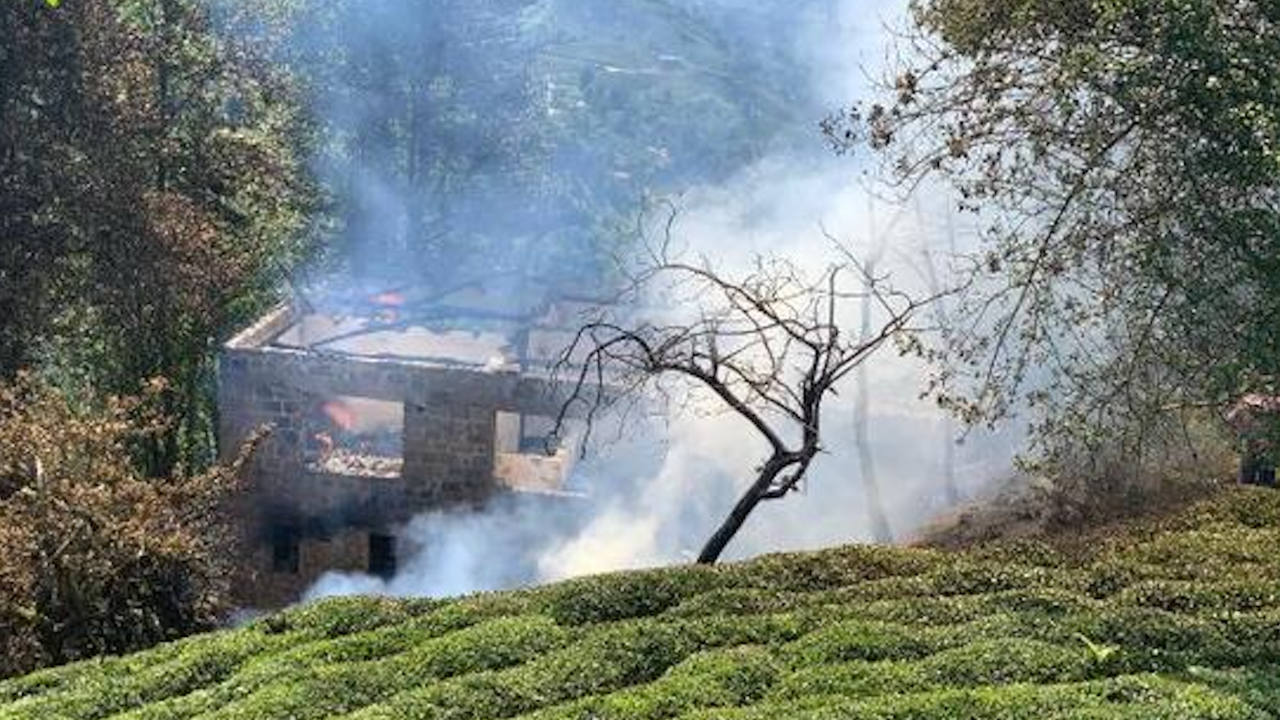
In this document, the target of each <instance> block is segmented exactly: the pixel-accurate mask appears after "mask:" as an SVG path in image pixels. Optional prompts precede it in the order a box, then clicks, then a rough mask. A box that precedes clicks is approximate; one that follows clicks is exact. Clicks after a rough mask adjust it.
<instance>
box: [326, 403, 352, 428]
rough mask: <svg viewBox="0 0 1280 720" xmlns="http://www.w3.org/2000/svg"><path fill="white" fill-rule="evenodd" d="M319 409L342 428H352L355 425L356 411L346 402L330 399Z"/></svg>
mask: <svg viewBox="0 0 1280 720" xmlns="http://www.w3.org/2000/svg"><path fill="white" fill-rule="evenodd" d="M321 410H323V411H324V414H325V416H326V417H328V418H329V421H330V422H332V423H333V424H334V425H336V426H338V427H340V428H342V429H343V430H352V429H353V428H355V426H356V413H355V411H354V410H352V409H351V408H350V407H348V406H347V405H346V403H343V402H339V401H337V400H331V401H329V402H327V403H325V404H324V406H323V407H322V408H321Z"/></svg>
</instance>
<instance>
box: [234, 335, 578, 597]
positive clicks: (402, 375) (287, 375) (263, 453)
mask: <svg viewBox="0 0 1280 720" xmlns="http://www.w3.org/2000/svg"><path fill="white" fill-rule="evenodd" d="M218 374H219V397H218V402H219V413H220V416H219V447H220V448H221V452H222V453H223V454H224V456H231V455H234V454H235V453H236V451H237V448H238V447H239V445H240V444H241V443H242V442H243V440H244V439H245V438H247V437H248V436H249V435H250V434H252V433H253V432H254V431H255V430H256V429H257V428H259V427H263V426H270V427H272V432H271V434H270V435H269V436H268V437H267V439H266V440H265V441H264V443H263V445H262V447H261V449H260V451H259V452H258V454H257V455H256V456H255V460H254V464H253V470H252V482H251V488H252V489H251V492H250V494H249V496H248V497H247V498H246V500H247V502H246V503H245V504H244V507H245V511H244V518H243V519H244V523H245V529H246V533H245V534H246V537H247V538H248V539H249V541H250V546H251V552H250V557H251V561H250V564H251V565H253V566H254V567H255V568H257V573H256V574H255V573H254V572H249V573H246V574H245V577H244V580H243V582H242V588H243V591H242V599H243V600H244V601H245V602H246V603H247V604H252V605H257V606H262V607H272V606H275V605H278V604H279V602H280V600H281V598H283V597H285V596H286V595H288V594H289V593H291V592H295V591H297V590H298V588H299V587H301V588H305V586H306V585H308V584H310V583H311V582H313V581H314V580H315V579H316V578H318V577H319V575H320V574H322V573H323V572H324V571H325V570H327V569H356V570H359V569H362V568H359V567H357V568H345V567H343V566H344V565H351V564H358V558H356V559H354V560H353V559H352V558H353V557H354V556H353V555H352V553H349V552H346V551H335V550H332V540H331V538H333V537H338V536H341V535H342V534H343V533H347V532H354V531H361V530H377V531H379V532H383V531H385V529H386V528H388V527H391V526H394V525H396V524H399V523H403V522H406V521H407V520H409V519H410V518H412V517H413V516H414V515H417V514H419V513H421V512H424V511H427V510H431V509H441V508H448V507H456V506H459V505H474V504H479V503H482V502H484V501H485V500H486V499H488V498H490V497H491V496H493V495H494V494H496V493H498V492H503V491H504V490H505V488H504V486H503V485H502V484H500V483H499V482H498V481H497V480H496V479H495V455H496V453H495V449H496V448H495V436H496V433H497V428H496V419H497V414H498V413H499V412H504V413H519V414H531V415H532V414H536V415H548V414H554V413H555V411H556V410H557V404H556V402H555V400H554V398H553V397H551V395H550V394H549V393H548V392H547V385H546V383H545V382H544V381H543V380H540V379H538V378H532V377H527V376H522V375H521V374H519V373H518V372H513V371H500V372H486V371H483V370H479V369H472V368H463V367H450V366H442V365H432V364H427V363H412V362H402V361H387V360H378V359H370V358H358V357H346V356H335V355H324V354H319V353H310V352H304V351H295V350H288V349H279V348H274V347H265V348H258V347H239V346H236V345H234V344H233V345H232V346H229V347H228V348H226V349H225V350H224V353H223V355H222V357H221V359H220V363H219V373H218ZM340 396H349V397H359V398H368V399H373V400H384V401H393V402H397V403H402V404H403V407H404V437H403V452H404V464H403V470H402V472H401V476H400V477H399V478H370V477H356V476H344V475H333V474H327V473H323V472H317V471H316V469H315V467H314V466H308V464H307V462H306V454H307V451H306V448H307V443H308V437H307V435H308V433H309V430H308V423H309V422H310V420H309V417H310V416H311V415H312V414H314V413H315V412H316V411H317V408H318V407H319V405H320V404H321V403H323V402H324V401H325V400H326V399H328V398H334V397H340ZM280 522H286V523H290V524H293V525H297V526H299V527H302V528H305V529H306V537H305V538H304V541H303V542H304V547H310V548H313V549H312V550H310V551H308V552H314V553H317V558H319V559H317V560H315V561H314V562H311V561H308V562H306V563H303V566H302V567H301V568H300V571H299V573H298V574H297V577H290V578H270V577H268V575H269V574H270V573H269V570H270V563H269V562H267V563H266V564H264V562H263V557H264V555H263V553H266V555H265V557H266V558H267V560H268V561H269V560H270V547H269V545H268V544H267V543H266V542H265V541H264V539H263V538H264V537H266V536H267V534H268V533H267V530H266V528H268V527H270V526H271V525H272V524H273V523H280ZM326 548H329V549H326ZM325 558H328V559H325ZM340 561H341V562H340ZM295 599H296V598H295Z"/></svg>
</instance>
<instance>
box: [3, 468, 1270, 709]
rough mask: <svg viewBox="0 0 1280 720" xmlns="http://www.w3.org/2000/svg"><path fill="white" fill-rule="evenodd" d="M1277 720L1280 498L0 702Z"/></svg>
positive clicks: (286, 646) (317, 636) (642, 581)
mask: <svg viewBox="0 0 1280 720" xmlns="http://www.w3.org/2000/svg"><path fill="white" fill-rule="evenodd" d="M194 717H200V718H206V719H210V720H212V719H220V720H222V719H225V720H230V719H233V718H234V719H237V720H258V719H266V718H290V719H291V720H310V719H315V720H319V719H321V718H338V717H341V718H350V719H351V720H391V719H393V718H394V719H396V720H401V719H405V718H433V719H440V720H446V719H447V720H496V719H499V718H525V719H528V720H664V719H667V718H688V719H690V720H694V719H696V720H720V719H723V720H755V719H760V720H765V719H773V718H808V719H812V720H819V719H826V718H841V719H847V720H862V719H866V720H924V719H932V718H938V719H943V718H946V719H956V720H979V719H982V720H1018V719H1022V718H1026V719H1028V720H1049V719H1052V718H1091V719H1094V720H1104V719H1106V720H1119V719H1122V718H1124V719H1129V718H1131V719H1134V720H1138V719H1142V720H1159V719H1162V718H1167V719H1169V720H1196V719H1203V720H1210V719H1212V720H1246V719H1253V718H1259V719H1261V718H1274V717H1280V493H1276V492H1269V491H1260V490H1248V489H1239V490H1232V491H1229V492H1225V493H1224V494H1223V495H1222V496H1221V497H1219V498H1215V499H1213V500H1212V501H1209V502H1207V503H1205V504H1202V505H1199V506H1197V507H1195V508H1193V509H1192V510H1189V511H1187V512H1184V513H1181V514H1179V515H1177V516H1174V517H1171V518H1166V519H1163V520H1159V521H1148V522H1143V523H1139V524H1135V525H1132V526H1129V527H1126V528H1121V529H1113V530H1112V531H1111V532H1109V533H1106V534H1098V535H1094V536H1091V537H1088V538H1084V539H1074V540H1071V539H1063V540H1058V541H1043V542H1028V541H1019V542H1011V543H1004V544H999V543H997V544H992V545H986V546H982V547H978V548H972V549H969V550H965V551H961V552H942V551H937V550H922V549H900V548H868V547H850V548H842V549H837V550H831V551H827V552H821V553H813V554H804V555H791V556H775V557H767V558H762V559H760V560H756V561H753V562H749V563H743V564H738V565H732V566H725V567H719V568H701V567H687V568H675V569H670V570H659V571H650V572H640V573H623V574H617V575H607V576H602V577H594V578H587V579H582V580H575V581H571V582H567V583H561V584H558V585H552V586H548V587H543V588H535V589H530V590H524V591H519V592H511V593H498V594H489V595H477V596H473V597H467V598H459V599H455V600H447V601H391V600H377V599H348V600H337V601H331V602H325V603H320V604H315V605H310V606H305V607H300V608H296V609H293V610H290V611H288V612H285V613H282V614H279V615H275V616H272V617H268V618H264V619H262V620H259V621H257V622H255V623H253V624H251V625H249V626H247V627H244V628H241V629H238V630H233V631H227V632H222V633H216V634H212V635H207V636H202V637H196V638H191V639H188V640H185V641H182V642H178V643H173V644H170V645H167V646H163V647H160V648H157V649H155V650H152V651H150V652H146V653H142V654H138V655H133V656H129V657H124V658H107V659H101V660H96V661H92V662H87V663H80V664H76V665H70V666H66V667H61V668H55V669H51V670H46V671H43V672H39V673H36V674H33V675H30V676H27V677H22V678H16V679H12V680H9V681H5V682H3V683H0V718H4V719H13V720H17V719H19V718H30V719H32V720H36V719H39V720H48V719H57V718H68V719H70V718H75V719H78V720H91V719H97V718H121V719H123V718H130V719H136V720H144V719H146V720H161V719H168V718H194Z"/></svg>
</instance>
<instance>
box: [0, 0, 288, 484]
mask: <svg viewBox="0 0 1280 720" xmlns="http://www.w3.org/2000/svg"><path fill="white" fill-rule="evenodd" d="M0 33H2V34H3V42H2V43H0V46H3V48H4V49H3V51H2V54H0V138H2V139H0V148H3V150H2V151H0V183H3V184H4V188H3V190H4V192H3V196H4V199H3V200H2V201H0V203H2V205H0V233H2V237H0V247H3V250H0V279H3V280H4V282H0V311H3V317H4V319H3V321H0V322H2V323H3V324H2V325H0V376H6V375H7V376H10V377H12V375H13V374H14V373H15V372H16V371H17V370H18V369H19V368H22V367H24V366H28V365H36V366H39V367H41V368H43V369H44V371H45V372H46V374H47V375H49V376H50V377H53V378H56V380H57V381H58V382H59V383H60V384H62V385H64V386H66V387H73V388H76V389H78V390H81V391H83V394H85V395H87V396H101V395H105V394H108V393H113V392H114V393H124V392H128V391H130V390H131V389H132V388H135V387H137V384H138V383H139V382H140V381H141V380H142V379H144V378H150V377H156V376H162V377H165V378H167V379H168V380H169V385H168V386H167V387H168V388H169V390H168V391H167V392H166V393H165V394H164V397H163V398H162V402H163V404H164V406H165V407H164V410H165V412H166V414H167V415H168V416H170V417H172V418H174V419H175V423H174V424H173V425H172V426H170V427H167V428H166V429H165V431H164V432H162V433H158V434H155V435H154V436H151V437H149V438H148V441H147V442H146V443H145V447H144V448H143V450H144V451H143V452H142V453H141V457H142V459H143V460H145V461H146V463H147V465H148V467H149V468H150V469H151V470H152V471H153V472H154V473H155V474H158V475H164V474H167V473H168V472H170V471H171V470H172V469H173V468H175V467H176V466H177V465H179V464H180V463H185V464H187V465H197V464H201V463H203V462H207V461H208V460H209V459H210V458H211V455H212V453H211V449H212V436H211V422H210V418H211V415H212V408H211V405H210V402H211V395H210V393H209V392H208V389H209V387H208V386H209V384H210V382H211V377H212V375H211V364H212V357H213V352H214V351H215V349H216V347H217V345H218V342H219V340H220V339H222V338H223V337H225V336H226V335H227V334H228V333H229V332H230V331H231V330H232V329H233V328H234V327H236V326H237V325H240V324H242V323H244V322H246V321H247V320H248V319H249V318H250V317H251V316H252V314H253V313H256V312H257V311H259V310H260V309H261V308H262V306H263V305H264V304H265V303H266V302H268V301H269V300H270V298H271V292H272V290H273V289H274V288H275V287H276V286H277V285H278V284H279V281H280V279H281V278H282V276H283V274H284V273H285V272H286V271H287V270H288V268H289V267H290V266H291V264H292V263H293V261H294V260H295V259H296V258H297V257H298V256H299V255H300V253H301V252H302V250H303V246H302V238H303V237H304V235H303V230H304V229H305V227H306V224H307V215H308V212H309V208H310V204H311V202H310V198H311V191H310V188H309V187H308V185H307V182H306V179H305V177H306V176H305V173H304V171H303V160H304V157H305V156H304V152H305V147H304V144H305V142H306V138H307V133H306V124H305V122H304V121H303V119H302V118H301V117H300V116H299V115H298V109H297V108H298V105H297V104H296V102H295V98H294V97H293V91H292V89H291V86H290V83H289V82H288V80H287V78H285V77H284V76H282V75H281V74H280V73H279V72H278V71H277V70H275V69H274V68H273V67H272V66H271V65H270V64H269V63H268V62H267V61H266V59H265V57H266V56H265V53H264V50H263V48H261V47H255V46H253V45H249V44H246V43H239V42H234V41H232V40H230V39H228V38H225V37H220V36H217V35H216V34H215V33H214V31H213V27H212V19H211V17H210V16H209V14H208V12H207V11H206V9H205V6H204V5H203V4H202V3H199V2H195V1H194V0H113V1H112V2H102V3H73V4H67V5H64V6H62V7H60V8H57V9H56V10H55V9H50V8H48V7H45V6H43V5H42V4H39V3H28V2H11V3H5V4H4V5H3V6H2V7H0Z"/></svg>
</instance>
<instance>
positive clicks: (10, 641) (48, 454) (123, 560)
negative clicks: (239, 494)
mask: <svg viewBox="0 0 1280 720" xmlns="http://www.w3.org/2000/svg"><path fill="white" fill-rule="evenodd" d="M150 390H151V392H158V391H159V390H160V388H159V387H158V386H156V387H152V388H151V389H150ZM148 399H149V398H142V399H134V400H121V399H117V400H113V401H111V402H109V403H108V404H107V405H106V406H105V407H102V408H97V409H81V408H77V407H76V406H74V405H73V404H72V403H71V402H70V401H69V400H68V399H67V398H66V397H64V396H62V395H60V394H58V393H56V392H54V391H52V390H51V389H49V388H48V387H47V386H45V385H44V384H42V383H40V382H38V381H36V380H33V379H31V378H30V377H27V376H20V377H19V379H18V380H17V381H16V382H15V383H13V384H4V383H0V676H5V675H12V674H15V673H18V672H27V671H30V670H31V669H33V668H36V667H40V666H43V665H51V664H59V663H65V662H69V661H72V660H76V659H80V658H86V657H92V656H95V655H101V654H104V653H121V652H129V651H132V650H137V649H141V648H145V647H149V646H151V645H154V644H156V643H158V642H162V641H165V640H173V639H174V638H178V637H182V636H183V635H186V634H190V633H192V632H197V631H201V630H208V629H211V628H213V627H215V626H216V624H217V623H218V622H220V620H221V619H222V616H223V613H224V611H226V609H227V608H226V606H225V603H226V600H227V594H228V582H229V581H228V573H229V571H230V567H229V565H228V564H227V562H226V558H230V557H233V556H234V554H233V553H232V552H231V547H232V544H233V542H232V536H231V532H230V526H229V523H228V522H227V516H226V515H225V514H224V512H223V510H224V507H223V504H224V502H225V501H226V500H227V498H228V497H229V493H231V492H232V491H234V490H235V480H236V478H237V476H238V472H237V468H235V467H232V468H226V469H218V470H215V471H213V472H210V473H206V474H203V475H198V476H177V477H170V478H164V479H158V478H147V477H143V476H141V475H140V474H139V473H138V472H137V470H136V469H135V468H136V466H135V465H134V463H133V462H132V460H133V456H132V451H133V450H135V449H136V448H137V447H138V446H139V443H141V442H142V440H144V439H145V438H146V437H147V435H148V434H149V433H151V432H158V431H159V429H160V428H162V427H163V423H162V422H160V421H159V420H158V419H157V418H156V417H155V415H154V414H153V413H151V412H150V411H149V409H148V408H149V406H148V402H147V401H148ZM197 679H198V678H197ZM193 681H194V680H193Z"/></svg>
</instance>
